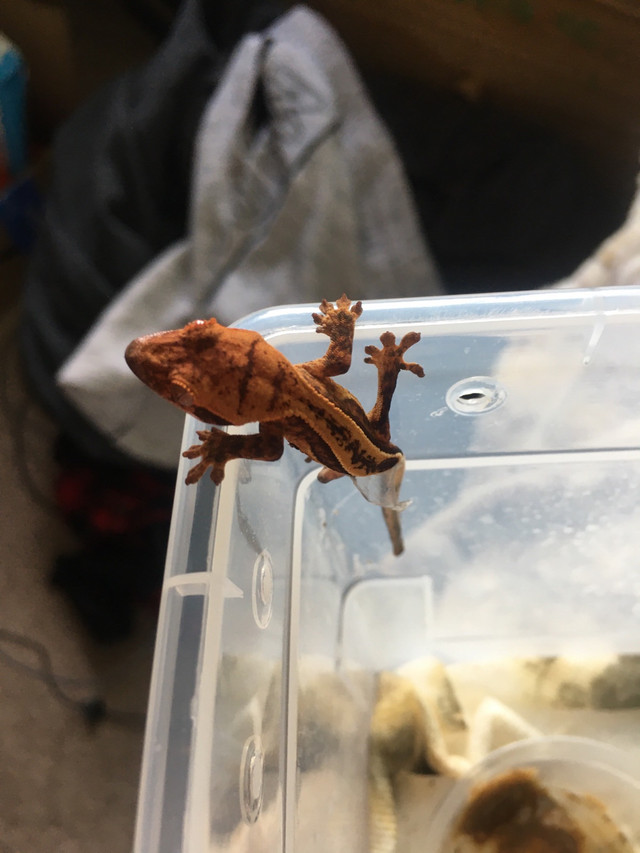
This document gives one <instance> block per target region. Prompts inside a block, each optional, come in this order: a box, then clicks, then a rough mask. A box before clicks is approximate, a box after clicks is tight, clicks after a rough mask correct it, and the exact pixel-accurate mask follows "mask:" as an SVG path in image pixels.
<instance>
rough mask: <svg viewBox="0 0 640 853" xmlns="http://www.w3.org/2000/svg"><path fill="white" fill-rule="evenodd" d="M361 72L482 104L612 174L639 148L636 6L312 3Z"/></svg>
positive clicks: (618, 2)
mask: <svg viewBox="0 0 640 853" xmlns="http://www.w3.org/2000/svg"><path fill="white" fill-rule="evenodd" d="M311 5H312V6H313V7H315V8H316V9H317V10H318V11H320V12H321V13H322V14H323V15H325V17H326V18H327V19H328V20H329V21H330V22H331V23H332V24H333V25H334V26H335V28H336V29H337V30H338V32H339V33H340V34H341V36H342V37H343V38H344V40H345V41H346V42H347V44H348V46H349V48H350V49H351V51H352V52H353V54H354V55H355V56H356V57H357V58H358V60H359V61H360V62H362V63H363V64H364V65H365V66H368V67H375V68H378V69H384V70H388V71H394V72H396V73H398V74H399V75H401V76H407V77H409V78H412V79H418V80H423V81H427V82H429V83H435V84H437V85H439V86H444V87H445V88H447V89H453V90H455V91H458V92H462V93H464V94H466V95H467V96H469V97H471V98H487V99H488V100H490V101H491V102H493V103H496V104H499V105H501V106H503V107H505V108H507V109H508V110H510V111H512V112H515V113H516V114H519V115H523V116H526V117H528V118H530V119H533V120H535V121H537V122H539V123H541V124H543V125H544V126H546V127H550V128H553V129H554V130H557V131H558V132H559V133H561V134H562V135H564V136H567V137H568V138H570V139H574V140H577V141H578V142H579V143H581V144H583V145H584V146H585V148H586V149H588V150H590V151H593V152H595V153H596V155H598V156H604V158H605V159H606V160H607V161H608V163H609V167H610V168H612V169H617V168H622V169H629V168H633V169H635V168H636V162H637V159H638V151H639V150H640V2H637V0H395V2H393V3H390V2H388V0H313V2H312V3H311Z"/></svg>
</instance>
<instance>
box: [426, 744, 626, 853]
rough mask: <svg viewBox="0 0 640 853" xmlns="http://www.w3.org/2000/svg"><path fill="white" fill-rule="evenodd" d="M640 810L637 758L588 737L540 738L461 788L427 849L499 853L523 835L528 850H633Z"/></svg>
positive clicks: (506, 750)
mask: <svg viewBox="0 0 640 853" xmlns="http://www.w3.org/2000/svg"><path fill="white" fill-rule="evenodd" d="M639 805H640V766H639V765H638V761H637V757H634V756H632V755H629V754H628V753H626V752H623V751H622V750H619V749H616V748H615V747H611V746H608V745H607V744H603V743H599V742H597V741H591V740H588V739H586V738H567V737H546V738H544V737H543V738H533V739H531V740H527V741H524V742H520V743H516V744H512V745H510V746H507V747H503V748H502V749H498V750H496V751H495V752H494V753H492V754H491V755H490V756H489V757H488V758H486V759H485V760H484V761H483V762H482V763H481V764H479V765H478V766H477V767H475V768H474V769H473V770H472V771H471V772H470V773H469V774H468V776H467V777H466V778H464V779H461V780H460V781H459V782H458V783H457V784H456V785H455V787H454V789H453V791H452V792H451V793H450V794H449V796H448V797H447V799H446V800H445V802H444V803H443V804H442V806H441V807H440V808H439V809H437V811H436V814H435V816H434V819H433V820H432V821H431V824H430V826H429V827H428V829H427V832H426V837H425V850H428V851H430V853H454V851H456V853H497V851H501V850H506V849H508V845H509V838H510V837H511V836H513V835H515V836H519V840H520V841H521V842H522V843H523V846H522V848H521V849H523V850H528V849H530V850H551V851H555V850H558V851H563V850H573V849H575V850H581V851H584V853H588V851H592V853H600V851H606V853H628V851H629V850H630V849H638V845H639V844H640V811H639V809H638V806H639ZM525 839H526V844H528V845H529V846H526V844H525V843H524V842H525ZM545 843H546V844H547V846H545ZM554 844H555V846H554ZM505 845H507V846H505ZM511 846H512V848H513V846H514V845H513V844H512V845H511Z"/></svg>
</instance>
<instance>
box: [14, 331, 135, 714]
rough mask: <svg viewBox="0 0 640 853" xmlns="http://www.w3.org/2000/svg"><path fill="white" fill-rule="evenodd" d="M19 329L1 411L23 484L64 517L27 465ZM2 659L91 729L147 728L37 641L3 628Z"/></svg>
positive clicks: (44, 505) (27, 408)
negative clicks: (20, 653)
mask: <svg viewBox="0 0 640 853" xmlns="http://www.w3.org/2000/svg"><path fill="white" fill-rule="evenodd" d="M15 331H16V329H15V326H14V328H13V329H10V330H9V331H8V332H7V334H6V336H5V338H4V340H3V341H0V412H1V413H2V414H3V415H4V418H5V422H6V424H7V428H8V434H9V438H10V441H11V444H12V447H13V454H12V455H13V461H14V463H15V465H16V466H17V468H18V472H19V475H20V482H21V484H22V485H23V486H24V488H25V489H26V491H27V493H28V494H29V496H30V498H31V500H32V501H33V502H34V503H36V504H37V505H38V506H40V507H42V508H43V509H45V510H46V511H47V512H49V513H51V514H52V515H54V516H55V517H56V518H59V517H60V513H59V510H58V508H57V506H56V504H55V502H54V501H53V500H52V499H51V498H50V497H49V496H47V495H46V494H45V493H44V492H43V491H42V489H41V488H40V487H39V485H38V484H37V483H36V481H35V479H34V477H33V474H32V472H31V469H30V468H29V465H28V463H27V459H28V457H29V454H28V451H27V446H26V440H27V432H28V416H29V413H30V412H31V411H32V410H33V405H34V404H33V402H32V401H31V399H30V398H29V396H28V395H26V394H25V395H24V397H23V399H21V400H19V401H18V402H15V401H14V400H13V399H12V398H11V394H10V393H9V372H10V366H11V365H13V366H15V368H16V373H18V372H19V369H20V368H19V364H18V354H17V348H16V346H15ZM7 646H9V647H11V646H13V647H19V648H21V649H23V650H24V651H26V652H28V653H29V654H31V655H33V656H34V658H35V665H31V664H28V663H25V662H24V661H21V660H19V659H18V658H17V657H16V656H15V655H14V654H12V653H11V652H10V651H8V650H7ZM0 660H3V661H4V662H5V663H6V664H8V665H9V666H11V667H13V668H14V669H16V670H19V671H21V672H24V673H25V674H26V675H29V676H30V677H32V678H37V679H38V680H40V681H42V682H43V683H44V684H46V686H47V687H48V688H49V691H50V692H51V694H52V695H53V696H54V697H55V698H56V699H57V700H58V701H59V702H60V703H62V704H63V705H66V706H67V707H71V708H75V709H76V710H78V711H79V712H80V714H81V715H82V717H83V718H84V720H85V721H86V722H87V724H88V725H90V726H91V727H95V726H96V725H97V724H98V723H101V722H104V721H106V722H110V723H113V724H115V725H120V726H124V727H127V728H132V729H136V730H141V729H143V728H144V721H145V715H144V714H142V713H138V712H136V711H124V710H119V709H114V708H110V707H109V706H108V705H107V703H106V702H105V700H104V699H103V698H102V697H101V696H100V695H99V693H98V691H97V690H96V688H95V685H94V684H93V683H90V682H88V681H87V680H80V679H75V678H69V677H66V676H61V675H59V674H57V673H56V672H55V670H54V668H53V664H52V661H51V656H50V654H49V652H48V650H47V648H46V647H45V646H44V645H43V644H42V643H40V642H38V641H37V640H34V639H33V638H31V637H27V636H25V635H22V634H18V633H17V632H15V631H10V630H8V629H6V628H0ZM72 685H75V686H78V687H81V688H83V689H84V690H85V691H86V692H87V693H90V695H89V696H88V697H87V698H85V699H77V698H75V697H74V696H73V695H72V694H71V693H70V692H69V691H68V689H67V686H72Z"/></svg>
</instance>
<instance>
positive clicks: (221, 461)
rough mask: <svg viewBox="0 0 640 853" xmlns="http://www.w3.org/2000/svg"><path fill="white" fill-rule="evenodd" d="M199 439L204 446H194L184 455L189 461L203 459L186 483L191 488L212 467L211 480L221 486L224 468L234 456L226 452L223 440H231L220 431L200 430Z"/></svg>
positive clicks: (194, 468) (189, 474)
mask: <svg viewBox="0 0 640 853" xmlns="http://www.w3.org/2000/svg"><path fill="white" fill-rule="evenodd" d="M197 435H198V438H199V439H200V441H201V442H202V444H192V445H191V447H189V448H188V450H185V451H184V453H183V454H182V455H183V456H185V457H186V458H187V459H197V458H198V457H199V456H200V457H201V459H200V462H198V464H197V465H194V466H193V468H191V470H190V471H189V473H188V474H187V479H186V480H185V483H186V484H187V485H188V486H190V485H191V484H192V483H197V482H198V480H200V479H201V477H202V476H203V474H205V472H206V470H207V468H209V467H211V479H212V480H213V482H214V483H215V484H216V486H219V485H220V483H221V482H222V481H223V480H224V466H225V465H226V464H227V462H229V460H230V459H233V458H234V455H233V454H232V453H230V452H226V453H225V451H224V447H223V444H224V442H223V439H225V438H229V436H227V435H226V434H225V433H223V432H220V431H219V430H217V429H216V430H214V429H212V430H198V432H197Z"/></svg>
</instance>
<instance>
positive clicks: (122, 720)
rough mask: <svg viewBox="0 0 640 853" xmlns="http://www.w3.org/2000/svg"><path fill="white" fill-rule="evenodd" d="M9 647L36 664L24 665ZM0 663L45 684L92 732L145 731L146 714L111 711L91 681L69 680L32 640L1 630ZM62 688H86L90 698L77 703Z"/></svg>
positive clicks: (22, 635) (39, 643) (43, 649)
mask: <svg viewBox="0 0 640 853" xmlns="http://www.w3.org/2000/svg"><path fill="white" fill-rule="evenodd" d="M7 646H9V647H11V646H17V647H18V648H21V649H24V650H25V651H27V652H29V653H30V654H32V655H33V656H34V657H35V661H36V662H35V664H28V663H25V662H24V661H21V660H20V659H19V658H17V657H16V656H15V655H14V654H12V653H11V652H10V651H8V650H7ZM0 660H3V661H4V662H5V663H6V664H8V665H9V666H11V667H13V668H14V669H17V670H19V671H21V672H24V673H25V674H26V675H29V676H31V677H32V678H36V679H38V681H42V682H43V683H44V684H45V685H46V686H47V687H48V688H49V691H50V692H51V694H52V695H53V696H54V697H55V698H56V699H57V700H58V701H59V702H60V703H62V704H63V705H66V706H67V707H70V708H75V709H76V710H77V711H79V712H80V714H81V715H82V717H83V718H84V720H85V722H86V723H87V724H88V725H89V726H91V727H92V728H93V727H95V726H96V725H97V724H98V723H102V722H109V723H113V724H114V725H119V726H123V727H125V728H130V729H134V730H143V729H144V722H145V714H143V713H141V712H137V711H123V710H120V709H116V708H111V707H109V706H108V705H107V703H106V702H105V700H104V699H103V698H102V697H101V696H100V695H99V694H98V692H97V691H96V690H95V685H94V684H93V682H91V681H89V680H88V679H78V678H70V677H68V676H62V675H59V674H58V673H56V672H55V670H54V668H53V663H52V661H51V655H50V654H49V651H48V649H47V648H46V646H45V645H44V644H43V643H41V642H39V641H38V640H34V639H33V638H32V637H28V636H26V635H24V634H19V633H17V632H16V631H10V630H8V629H7V628H0ZM63 685H76V686H78V687H82V688H86V689H87V691H90V692H91V695H89V696H87V698H84V699H77V698H76V697H75V696H73V695H72V694H71V693H70V692H69V691H68V690H67V689H66V687H65V686H63Z"/></svg>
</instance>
